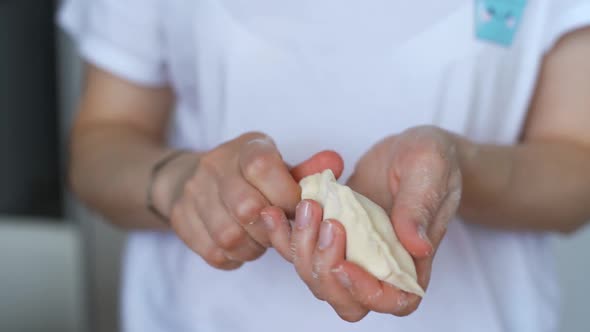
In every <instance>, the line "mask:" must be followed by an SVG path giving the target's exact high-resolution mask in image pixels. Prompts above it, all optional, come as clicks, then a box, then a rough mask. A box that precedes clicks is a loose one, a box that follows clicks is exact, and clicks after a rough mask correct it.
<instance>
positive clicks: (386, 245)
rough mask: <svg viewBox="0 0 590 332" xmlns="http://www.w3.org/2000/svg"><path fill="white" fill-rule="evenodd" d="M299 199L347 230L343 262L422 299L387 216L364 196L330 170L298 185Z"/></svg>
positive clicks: (410, 264)
mask: <svg viewBox="0 0 590 332" xmlns="http://www.w3.org/2000/svg"><path fill="white" fill-rule="evenodd" d="M299 184H300V186H301V189H302V192H301V199H302V200H303V199H312V200H315V201H317V202H318V203H320V205H322V207H323V209H324V219H334V220H338V221H339V222H340V223H341V224H342V225H343V226H344V228H345V229H346V259H347V260H348V261H350V262H353V263H356V264H358V265H359V266H361V267H363V268H364V269H365V270H367V271H368V272H370V273H371V274H373V275H374V276H375V277H376V278H378V279H379V280H383V281H385V282H388V283H390V284H392V285H393V286H395V287H397V288H399V289H402V290H404V291H406V292H409V293H414V294H416V295H419V296H424V290H423V289H422V288H421V287H420V285H418V283H417V281H416V267H415V265H414V261H413V260H412V257H411V256H410V254H409V253H408V252H407V251H406V249H404V247H403V246H402V244H401V243H400V242H399V240H398V239H397V236H396V235H395V231H394V230H393V225H392V224H391V221H390V219H389V217H388V216H387V213H385V211H384V210H383V209H382V208H381V207H380V206H379V205H377V204H375V203H374V202H373V201H371V200H370V199H368V198H366V197H365V196H363V195H361V194H359V193H357V192H354V191H353V190H352V189H350V188H349V187H347V186H344V185H341V184H339V183H338V182H337V181H336V178H335V177H334V174H333V173H332V171H331V170H325V171H324V172H322V173H318V174H314V175H311V176H308V177H306V178H304V179H303V180H301V182H300V183H299Z"/></svg>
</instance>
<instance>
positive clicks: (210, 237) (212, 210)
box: [159, 133, 343, 270]
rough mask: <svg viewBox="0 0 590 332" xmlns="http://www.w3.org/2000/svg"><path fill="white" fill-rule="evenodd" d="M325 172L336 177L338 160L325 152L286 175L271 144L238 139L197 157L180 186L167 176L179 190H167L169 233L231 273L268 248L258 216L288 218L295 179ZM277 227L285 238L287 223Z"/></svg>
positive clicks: (256, 136)
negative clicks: (270, 211)
mask: <svg viewBox="0 0 590 332" xmlns="http://www.w3.org/2000/svg"><path fill="white" fill-rule="evenodd" d="M187 167H189V166H187ZM325 168H330V169H332V170H333V171H334V172H336V173H338V174H340V173H341V172H342V169H343V163H342V159H341V158H340V156H339V155H337V154H336V153H334V152H330V151H325V152H321V153H318V154H316V155H315V156H312V157H311V158H310V159H309V160H307V161H305V162H303V163H302V164H300V165H297V166H296V167H294V168H293V169H290V168H289V167H288V165H287V164H285V162H284V161H283V159H282V157H281V155H280V153H279V151H278V150H277V148H276V146H275V144H274V143H273V141H272V139H270V138H269V137H268V136H266V135H264V134H261V133H247V134H244V135H242V136H240V137H238V138H236V139H234V140H232V141H229V142H227V143H225V144H222V145H220V146H219V147H217V148H215V149H213V150H211V151H209V152H207V153H203V154H201V155H200V156H199V158H198V162H197V163H196V167H195V166H192V170H193V171H192V174H190V175H189V176H188V179H187V180H186V181H184V182H182V181H175V180H171V179H172V178H174V175H175V174H183V173H185V172H183V171H179V170H177V171H175V172H173V173H172V174H171V173H168V174H169V175H168V177H169V178H168V181H169V182H171V183H176V184H178V185H180V188H176V189H174V190H168V192H169V193H178V194H174V195H173V197H174V198H173V199H174V202H173V203H171V204H169V206H171V208H170V212H169V215H170V222H171V225H172V228H173V229H174V231H175V232H176V233H177V234H178V236H179V237H180V238H181V239H182V240H183V241H184V242H185V243H186V244H187V245H188V246H189V247H190V248H191V249H192V250H193V251H194V252H196V253H197V254H199V255H200V256H201V257H202V258H203V259H204V260H205V261H206V262H207V263H209V264H210V265H212V266H214V267H216V268H220V269H228V270H230V269H235V268H237V267H239V266H241V265H242V263H244V262H248V261H252V260H255V259H257V258H258V257H260V256H261V255H262V254H263V253H264V252H265V250H266V248H268V247H269V246H270V245H271V241H270V237H269V232H268V231H267V228H266V227H265V224H264V223H263V222H262V221H263V219H262V217H261V212H262V210H263V209H265V208H267V207H271V206H273V207H276V208H278V209H280V210H281V211H285V212H286V213H287V215H294V213H295V207H296V205H297V203H298V202H299V200H300V196H301V189H300V187H299V184H298V177H301V176H305V175H307V174H313V173H316V172H320V171H322V170H323V169H325ZM178 185H177V186H178ZM159 197H162V195H159ZM168 199H170V197H169V198H168ZM164 205H165V204H164ZM280 226H281V231H282V233H283V234H285V233H288V232H289V230H288V226H289V225H288V224H287V223H283V224H281V225H280Z"/></svg>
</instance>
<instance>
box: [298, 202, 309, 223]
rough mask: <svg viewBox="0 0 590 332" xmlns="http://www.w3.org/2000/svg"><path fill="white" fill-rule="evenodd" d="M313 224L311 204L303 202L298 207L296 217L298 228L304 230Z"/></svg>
mask: <svg viewBox="0 0 590 332" xmlns="http://www.w3.org/2000/svg"><path fill="white" fill-rule="evenodd" d="M310 223H311V203H309V202H308V201H301V203H299V204H298V205H297V216H296V217H295V224H296V225H297V228H299V229H304V228H305V227H307V226H308V225H309V224H310Z"/></svg>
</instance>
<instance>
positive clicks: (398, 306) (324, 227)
mask: <svg viewBox="0 0 590 332" xmlns="http://www.w3.org/2000/svg"><path fill="white" fill-rule="evenodd" d="M453 141H454V137H453V136H452V135H451V134H449V133H446V132H444V131H443V130H441V129H438V128H434V127H419V128H414V129H410V130H408V131H406V132H404V133H402V134H400V135H397V136H392V137H389V138H387V139H385V140H383V141H382V142H380V143H378V144H377V145H375V146H374V147H373V148H372V149H371V150H370V151H369V152H368V153H367V154H366V155H365V156H364V157H363V158H362V159H361V160H360V161H359V163H358V164H357V167H356V169H355V172H354V174H353V176H352V177H351V178H350V180H349V182H348V185H349V186H351V187H352V188H353V189H354V190H355V191H357V192H359V193H361V194H363V195H365V196H367V197H369V198H370V199H372V200H373V201H375V202H376V203H378V204H379V205H381V206H382V207H385V208H386V210H388V211H391V219H392V223H393V226H394V229H395V231H396V234H397V236H398V238H399V240H400V241H401V243H402V244H403V246H404V247H405V248H406V249H407V250H408V251H409V252H410V254H411V255H412V256H413V258H414V260H415V264H416V269H417V274H418V283H419V284H420V286H422V287H423V288H424V289H426V288H427V286H428V282H429V278H430V272H431V267H432V259H433V255H434V253H435V251H436V249H437V248H438V245H439V244H440V241H441V239H442V238H443V236H444V234H445V231H446V227H447V224H448V222H449V221H450V219H451V218H452V216H453V215H454V214H455V211H456V209H457V207H458V205H459V200H460V195H461V173H460V170H459V166H458V162H457V158H456V156H455V146H454V142H453ZM277 218H278V216H277ZM322 220H323V218H322V210H321V207H320V205H319V204H318V203H317V202H314V201H303V202H301V203H300V204H299V206H298V208H297V214H296V222H295V227H294V229H293V231H292V232H293V233H292V236H291V242H292V248H293V257H292V261H293V263H294V265H295V268H296V270H297V273H298V274H299V276H300V277H301V278H302V279H303V281H304V282H305V283H306V284H307V285H308V287H309V288H310V290H311V291H312V292H313V294H314V295H315V296H316V297H317V298H319V299H321V300H325V301H327V302H329V303H330V305H331V306H332V307H333V308H334V309H335V311H336V312H337V313H338V314H339V315H340V317H342V318H343V319H345V320H347V321H358V320H360V319H362V318H363V317H364V316H365V315H366V314H367V313H368V312H369V311H376V312H381V313H390V314H394V315H399V316H402V315H408V314H410V313H412V312H413V311H415V310H416V308H417V307H418V305H419V302H420V300H421V299H420V298H419V297H418V296H416V295H413V294H408V293H406V292H403V291H401V290H399V289H397V288H395V287H393V286H391V285H389V284H387V283H384V282H382V281H379V280H377V279H376V278H375V277H373V276H372V275H370V274H369V273H368V272H366V271H365V270H364V269H362V268H360V267H359V266H358V265H356V264H353V263H351V262H347V261H346V260H345V245H346V233H345V230H344V228H343V226H342V225H341V224H340V223H339V222H338V221H337V220H325V221H322Z"/></svg>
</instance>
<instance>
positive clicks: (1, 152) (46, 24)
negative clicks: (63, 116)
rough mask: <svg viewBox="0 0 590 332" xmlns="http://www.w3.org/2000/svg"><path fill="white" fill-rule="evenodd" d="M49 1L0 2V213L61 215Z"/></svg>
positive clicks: (53, 44)
mask: <svg viewBox="0 0 590 332" xmlns="http://www.w3.org/2000/svg"><path fill="white" fill-rule="evenodd" d="M54 8H55V6H54V1H51V0H0V214H3V215H27V216H47V217H61V216H62V210H63V208H62V189H61V188H62V186H61V182H62V181H61V176H60V161H61V158H60V155H59V152H60V151H59V145H58V144H59V128H58V123H59V122H58V111H57V101H56V99H57V97H56V85H57V84H56V56H55V24H54Z"/></svg>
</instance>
